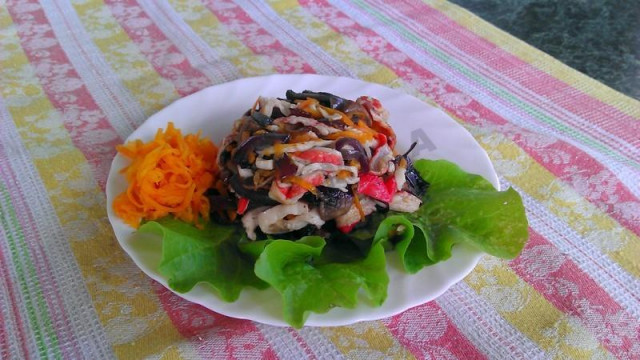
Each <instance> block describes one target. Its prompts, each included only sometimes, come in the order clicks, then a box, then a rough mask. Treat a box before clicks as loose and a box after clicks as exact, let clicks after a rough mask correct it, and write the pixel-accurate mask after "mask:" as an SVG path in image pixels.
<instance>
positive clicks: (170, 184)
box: [113, 122, 218, 228]
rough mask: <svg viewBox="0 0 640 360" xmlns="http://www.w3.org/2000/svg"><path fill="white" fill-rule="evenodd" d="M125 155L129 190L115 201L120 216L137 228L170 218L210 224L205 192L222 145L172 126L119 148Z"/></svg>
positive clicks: (116, 210) (115, 209) (211, 179)
mask: <svg viewBox="0 0 640 360" xmlns="http://www.w3.org/2000/svg"><path fill="white" fill-rule="evenodd" d="M117 150H118V152H119V153H120V154H122V155H123V156H125V157H127V158H128V159H130V160H131V164H129V165H128V166H127V167H125V168H124V169H122V171H121V172H122V173H124V175H125V177H126V179H127V182H128V187H127V191H126V192H124V193H122V194H120V195H118V197H116V199H115V201H114V203H113V209H114V211H115V213H116V214H117V215H118V216H119V217H120V218H122V219H123V220H124V221H125V222H126V223H127V224H128V225H131V226H132V227H134V228H137V227H138V226H139V224H140V222H141V221H142V220H156V219H160V218H163V217H165V216H167V215H172V216H174V217H176V218H177V219H180V220H182V221H185V222H187V223H190V224H196V225H197V226H201V222H202V221H208V220H209V199H208V198H207V197H206V196H205V195H204V193H205V191H207V189H209V188H210V187H211V186H212V185H213V179H214V177H215V176H216V174H217V165H216V157H217V152H218V150H217V147H216V146H215V145H214V144H213V143H212V142H211V140H209V139H201V138H200V135H199V134H189V135H187V136H182V133H181V131H180V130H178V129H176V128H175V127H174V125H173V123H171V122H170V123H169V125H168V126H167V129H166V130H165V131H162V129H159V130H158V132H157V133H156V136H155V138H154V139H153V140H152V141H150V142H148V143H143V142H142V141H141V140H135V141H131V142H129V143H127V144H125V145H119V146H118V147H117Z"/></svg>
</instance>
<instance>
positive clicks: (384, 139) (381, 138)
mask: <svg viewBox="0 0 640 360" xmlns="http://www.w3.org/2000/svg"><path fill="white" fill-rule="evenodd" d="M376 140H378V146H376V149H377V148H379V147H380V146H384V144H386V143H387V136H386V135H385V134H383V133H378V134H377V135H376ZM392 149H393V148H392Z"/></svg>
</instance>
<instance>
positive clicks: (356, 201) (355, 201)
mask: <svg viewBox="0 0 640 360" xmlns="http://www.w3.org/2000/svg"><path fill="white" fill-rule="evenodd" d="M353 204H354V205H355V206H356V209H358V213H359V214H360V220H362V219H364V218H365V216H366V215H365V214H364V209H363V208H362V204H361V203H360V199H359V198H358V193H357V192H356V191H355V190H354V191H353Z"/></svg>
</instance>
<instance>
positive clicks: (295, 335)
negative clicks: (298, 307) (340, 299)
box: [287, 328, 317, 360]
mask: <svg viewBox="0 0 640 360" xmlns="http://www.w3.org/2000/svg"><path fill="white" fill-rule="evenodd" d="M287 331H288V332H289V334H291V336H292V337H293V339H294V340H295V341H296V342H297V343H298V345H300V348H301V349H302V350H303V351H304V353H305V354H306V356H307V359H313V360H315V359H317V357H316V354H315V353H314V351H313V349H311V346H309V343H307V341H306V340H305V339H304V338H303V337H302V336H300V333H299V332H298V331H296V330H294V329H293V328H288V329H287Z"/></svg>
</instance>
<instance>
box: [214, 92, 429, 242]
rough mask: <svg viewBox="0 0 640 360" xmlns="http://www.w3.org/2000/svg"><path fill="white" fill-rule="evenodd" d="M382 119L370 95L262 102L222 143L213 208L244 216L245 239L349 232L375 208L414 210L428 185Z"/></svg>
mask: <svg viewBox="0 0 640 360" xmlns="http://www.w3.org/2000/svg"><path fill="white" fill-rule="evenodd" d="M387 118H388V112H387V111H386V110H385V109H384V108H383V107H382V105H381V104H380V102H379V101H378V100H376V99H373V98H371V97H366V96H362V97H360V98H358V99H357V100H355V101H351V100H346V99H343V98H340V97H337V96H335V95H332V94H327V93H314V92H310V91H304V92H302V93H295V92H293V91H291V90H289V91H287V93H286V99H276V98H264V97H260V98H259V99H258V100H257V101H256V103H255V105H254V107H253V108H252V109H250V110H249V111H247V112H246V113H245V114H244V115H243V116H242V117H241V118H240V119H238V120H237V121H236V122H235V123H234V126H233V130H232V132H231V134H229V135H228V136H227V137H226V138H225V139H224V141H223V143H222V146H221V151H220V156H219V158H218V165H219V167H220V169H221V174H220V177H219V180H218V182H217V184H216V187H215V188H214V190H213V191H212V192H211V193H210V203H211V204H213V207H212V210H214V211H215V210H218V211H221V210H227V211H226V212H219V213H218V215H222V216H223V219H224V220H227V221H233V220H235V218H236V216H240V217H241V222H242V225H243V226H244V228H245V231H246V233H247V236H248V237H249V239H251V240H256V239H264V238H266V237H268V236H270V235H272V236H280V237H282V236H285V237H289V236H292V237H293V238H299V237H300V236H301V235H321V236H324V235H326V231H324V230H325V229H326V228H327V227H331V228H333V227H335V228H337V229H338V230H339V231H341V232H343V233H349V232H350V231H352V230H353V229H354V227H355V226H356V225H357V224H359V223H361V222H363V221H365V220H366V217H367V216H368V215H370V214H371V213H373V212H374V211H375V210H376V209H378V210H381V211H387V210H394V211H400V212H414V211H416V210H418V208H419V207H420V204H421V203H422V201H421V199H420V197H421V196H422V195H423V194H424V192H425V190H426V188H427V186H428V184H427V183H426V182H425V181H424V180H422V178H420V176H418V175H417V173H416V170H415V169H414V168H413V166H412V164H411V161H410V160H409V158H408V157H407V154H406V153H405V154H402V155H400V154H398V153H397V151H396V149H395V143H396V135H395V133H394V132H393V130H392V129H391V127H390V126H389V125H388V124H387ZM229 210H231V211H229ZM218 218H219V219H220V217H218ZM327 222H332V224H330V225H329V224H327ZM325 225H327V226H325Z"/></svg>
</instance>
